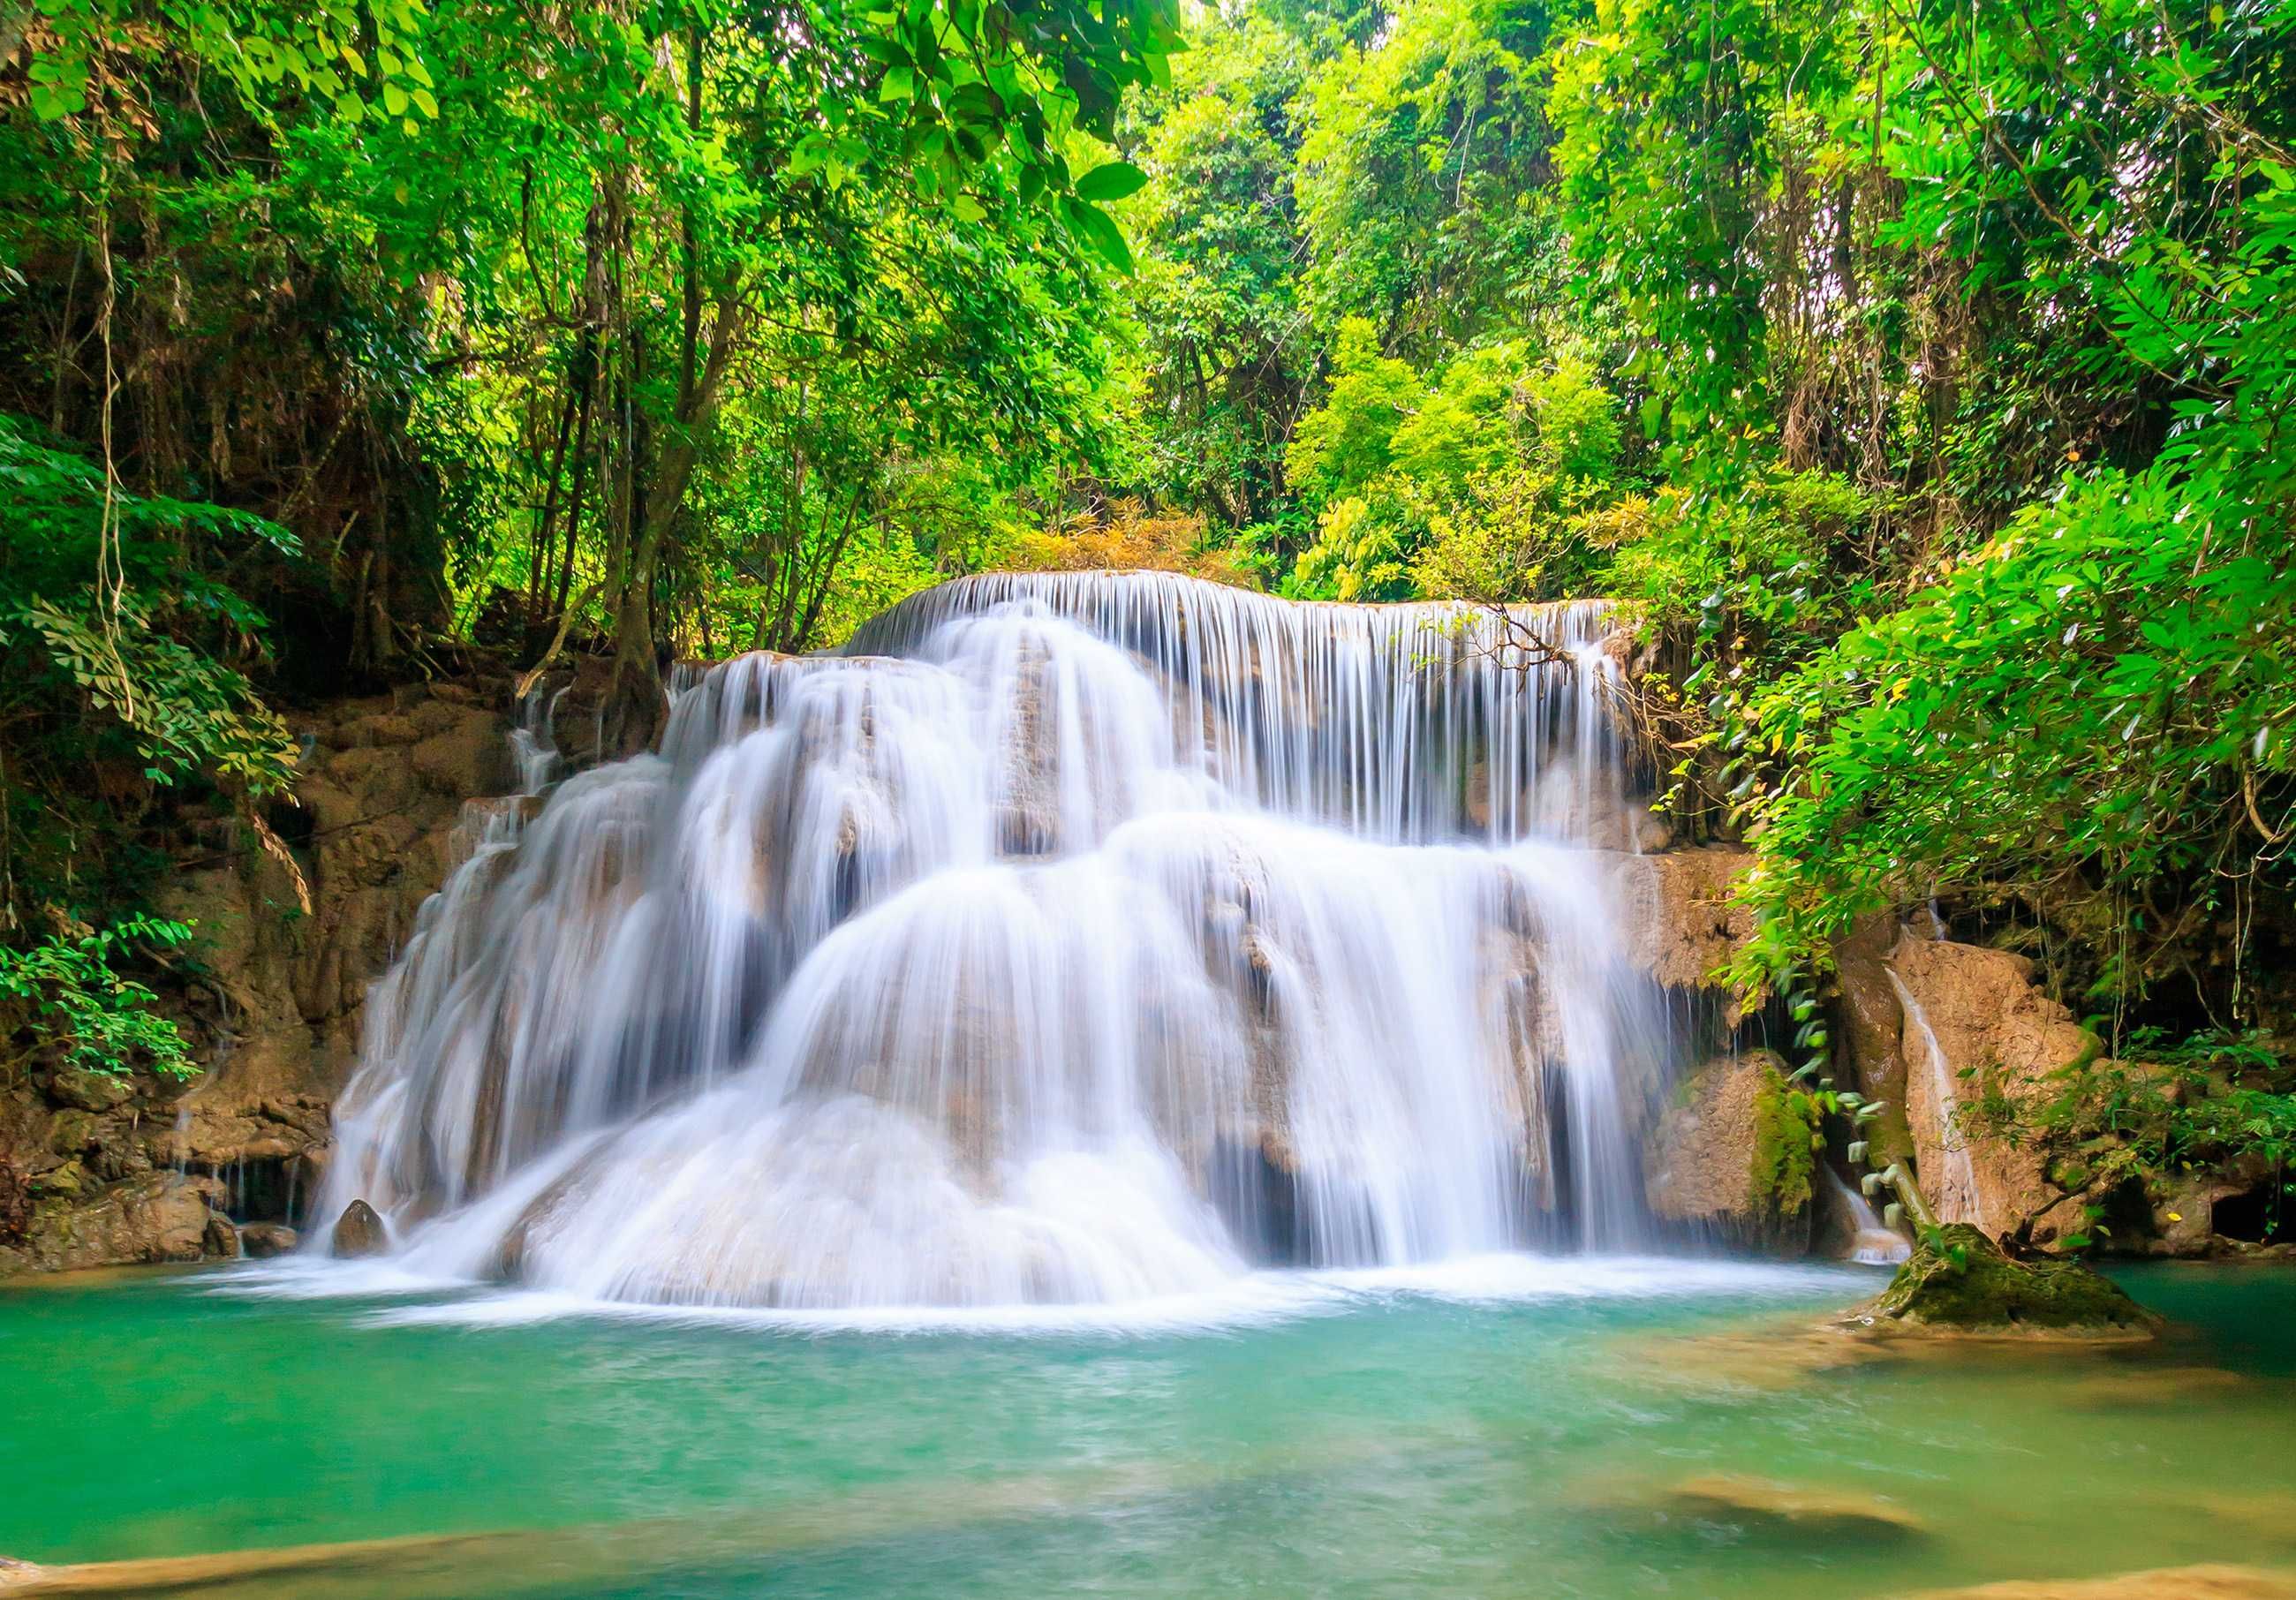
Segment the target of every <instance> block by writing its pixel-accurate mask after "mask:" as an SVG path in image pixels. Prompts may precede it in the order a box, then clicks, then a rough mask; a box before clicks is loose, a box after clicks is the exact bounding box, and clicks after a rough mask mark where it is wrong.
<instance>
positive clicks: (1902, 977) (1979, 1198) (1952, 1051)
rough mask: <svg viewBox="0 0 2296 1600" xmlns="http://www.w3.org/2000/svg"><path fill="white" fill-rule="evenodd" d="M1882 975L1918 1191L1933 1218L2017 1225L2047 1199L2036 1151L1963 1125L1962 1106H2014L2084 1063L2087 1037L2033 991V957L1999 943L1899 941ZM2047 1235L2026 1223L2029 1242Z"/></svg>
mask: <svg viewBox="0 0 2296 1600" xmlns="http://www.w3.org/2000/svg"><path fill="white" fill-rule="evenodd" d="M1888 965H1889V970H1890V972H1894V973H1895V974H1896V975H1897V978H1898V982H1899V983H1900V984H1902V986H1903V988H1904V997H1903V998H1904V1000H1905V1002H1906V1005H1905V1012H1906V1016H1905V1028H1904V1036H1903V1040H1902V1044H1901V1046H1900V1048H1901V1054H1902V1057H1903V1062H1904V1067H1905V1085H1906V1114H1907V1120H1908V1122H1909V1123H1910V1125H1911V1128H1912V1134H1913V1141H1914V1149H1915V1163H1916V1168H1917V1170H1918V1171H1919V1172H1920V1174H1921V1184H1922V1194H1923V1198H1925V1199H1926V1200H1927V1201H1928V1202H1929V1203H1930V1207H1931V1210H1934V1211H1936V1212H1937V1214H1938V1217H1939V1219H1940V1220H1942V1221H1946V1222H1969V1223H1974V1224H1976V1225H1977V1226H1978V1227H1981V1228H1983V1229H1984V1230H1985V1233H1986V1235H1988V1236H1989V1237H1991V1238H1996V1239H1998V1238H2001V1237H2003V1236H2004V1235H2009V1234H2012V1233H2014V1232H2016V1231H2018V1230H2019V1229H2021V1227H2024V1226H2025V1224H2026V1221H2027V1219H2028V1218H2033V1217H2035V1216H2037V1215H2038V1213H2040V1212H2042V1211H2044V1210H2046V1209H2047V1207H2048V1206H2049V1205H2050V1203H2051V1202H2053V1201H2054V1200H2055V1199H2056V1198H2057V1193H2058V1192H2057V1190H2056V1187H2055V1186H2054V1185H2052V1184H2051V1183H2050V1182H2049V1181H2048V1178H2047V1176H2046V1163H2045V1161H2044V1159H2043V1156H2042V1153H2041V1152H2040V1151H2039V1150H2038V1149H2037V1148H2036V1147H2035V1146H2034V1145H2033V1143H2032V1142H2031V1141H2030V1140H2028V1141H2025V1142H2023V1143H2022V1144H2020V1145H2012V1144H2011V1143H2009V1142H2008V1141H2007V1140H2006V1139H2004V1138H2001V1137H1997V1136H1991V1135H1990V1134H1989V1133H1988V1132H1987V1131H1986V1130H1985V1129H1984V1128H1982V1127H1976V1126H1972V1119H1971V1117H1970V1114H1969V1108H1970V1107H1972V1106H1973V1105H1975V1104H1979V1103H1980V1101H1982V1100H1984V1099H1987V1098H1990V1097H1998V1098H1999V1099H2001V1100H2002V1101H2004V1102H2005V1104H2007V1105H2008V1106H2009V1107H2010V1108H2011V1109H2012V1110H2013V1111H2019V1112H2021V1111H2024V1110H2026V1109H2028V1108H2030V1106H2031V1105H2032V1104H2034V1102H2035V1101H2036V1100H2037V1099H2038V1098H2041V1097H2045V1096H2046V1095H2050V1094H2052V1093H2053V1092H2054V1086H2053V1085H2052V1084H2051V1082H2050V1081H2049V1080H2050V1079H2051V1078H2052V1077H2053V1075H2054V1074H2057V1073H2060V1072H2062V1071H2064V1070H2065V1069H2067V1068H2068V1067H2070V1066H2072V1065H2075V1064H2077V1063H2080V1062H2082V1061H2084V1060H2089V1059H2094V1058H2095V1054H2096V1051H2097V1038H2096V1036H2095V1034H2093V1033H2091V1032H2090V1031H2089V1030H2087V1029H2086V1028H2083V1027H2081V1026H2080V1024H2079V1022H2076V1021H2075V1020H2074V1018H2073V1014H2072V1013H2071V1012H2070V1011H2068V1010H2066V1009H2065V1007H2064V1006H2062V1005H2059V1004H2058V1003H2057V1002H2055V1001H2054V1000H2052V999H2050V998H2049V997H2047V996H2046V995H2044V994H2043V993H2041V991H2040V990H2039V989H2038V988H2036V987H2035V986H2034V983H2033V964H2032V963H2031V962H2030V961H2028V960H2027V959H2025V957H2023V956H2018V955H2015V954H2013V953H2012V952H2010V951H2007V950H1993V949H1987V948H1983V947H1981V946H1978V945H1963V944H1953V943H1949V942H1947V941H1944V940H1939V939H1917V938H1915V937H1913V936H1912V935H1911V934H1906V935H1903V936H1901V937H1900V938H1899V939H1898V942H1897V944H1896V946H1895V947H1894V948H1892V949H1891V950H1890V958H1889V964H1888ZM2055 1236H2056V1228H2055V1227H2054V1223H2051V1222H2046V1221H2044V1222H2041V1223H2038V1224H2037V1225H2035V1226H2034V1227H2033V1233H2032V1241H2033V1243H2040V1244H2046V1243H2049V1242H2050V1241H2051V1240H2052V1239H2054V1237H2055Z"/></svg>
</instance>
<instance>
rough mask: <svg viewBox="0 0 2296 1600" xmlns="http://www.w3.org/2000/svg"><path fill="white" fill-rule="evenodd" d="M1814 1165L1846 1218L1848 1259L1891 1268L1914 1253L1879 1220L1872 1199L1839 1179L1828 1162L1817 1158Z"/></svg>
mask: <svg viewBox="0 0 2296 1600" xmlns="http://www.w3.org/2000/svg"><path fill="white" fill-rule="evenodd" d="M1818 1168H1819V1169H1820V1170H1821V1171H1823V1172H1824V1173H1825V1185H1826V1187H1827V1188H1828V1189H1830V1190H1832V1191H1833V1198H1834V1202H1835V1203H1837V1204H1838V1205H1840V1206H1841V1210H1842V1214H1843V1215H1844V1216H1846V1217H1848V1218H1849V1258H1848V1259H1850V1260H1852V1261H1856V1262H1857V1263H1858V1264H1859V1265H1860V1266H1865V1267H1894V1266H1896V1265H1897V1264H1898V1262H1900V1261H1902V1260H1905V1259H1907V1257H1909V1256H1911V1255H1912V1254H1913V1253H1914V1247H1913V1245H1912V1244H1910V1243H1907V1240H1906V1237H1905V1235H1902V1234H1900V1233H1898V1230H1897V1229H1895V1228H1893V1227H1889V1226H1888V1225H1886V1224H1885V1223H1883V1222H1882V1216H1881V1213H1880V1212H1878V1211H1876V1210H1874V1207H1873V1204H1872V1202H1869V1201H1868V1200H1867V1199H1866V1196H1865V1195H1863V1194H1859V1193H1858V1191H1857V1188H1856V1187H1855V1186H1852V1185H1849V1184H1846V1183H1844V1182H1842V1181H1841V1174H1840V1173H1838V1172H1836V1171H1835V1170H1834V1169H1833V1163H1832V1162H1830V1161H1819V1162H1818Z"/></svg>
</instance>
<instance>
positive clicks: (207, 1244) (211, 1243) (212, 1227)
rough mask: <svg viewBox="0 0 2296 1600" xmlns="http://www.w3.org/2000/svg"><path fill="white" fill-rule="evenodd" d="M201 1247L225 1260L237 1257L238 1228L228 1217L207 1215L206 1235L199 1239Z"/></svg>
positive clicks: (233, 1259) (232, 1259)
mask: <svg viewBox="0 0 2296 1600" xmlns="http://www.w3.org/2000/svg"><path fill="white" fill-rule="evenodd" d="M200 1243H201V1248H202V1249H204V1250H205V1251H206V1252H207V1253H208V1254H209V1255H211V1256H221V1257H222V1258H223V1259H225V1260H226V1261H235V1260H237V1259H239V1253H240V1252H239V1229H237V1228H236V1227H233V1226H232V1222H231V1218H228V1217H213V1216H211V1217H209V1218H208V1227H207V1233H206V1235H204V1236H203V1237H202V1238H201V1241H200Z"/></svg>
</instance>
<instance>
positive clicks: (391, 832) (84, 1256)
mask: <svg viewBox="0 0 2296 1600" xmlns="http://www.w3.org/2000/svg"><path fill="white" fill-rule="evenodd" d="M509 699H510V685H509V682H508V680H507V679H506V678H504V679H500V680H496V679H493V678H489V677H479V678H471V679H465V680H462V681H455V682H439V683H432V684H428V685H411V686H407V687H403V688H401V689H398V690H397V691H394V692H393V693H389V694H387V695H381V696H375V697H373V698H368V699H362V700H356V701H350V702H339V703H335V704H332V705H328V706H324V707H322V708H320V709H318V710H316V711H314V712H312V713H310V714H308V715H307V716H303V717H299V718H298V717H291V718H290V724H291V726H293V727H294V729H295V731H296V732H297V733H298V734H300V735H301V736H302V737H303V739H304V742H305V755H304V759H303V772H304V777H303V779H302V781H301V782H300V783H299V784H298V786H297V795H298V798H299V800H300V801H301V805H300V807H299V808H281V809H280V811H279V813H278V814H276V815H275V817H274V825H275V827H276V828H277V829H278V830H279V832H280V833H281V835H282V837H283V838H284V839H285V840H286V841H287V842H288V844H289V845H290V847H291V849H292V850H293V853H294V856H295V857H296V860H297V863H298V865H299V868H300V871H301V874H302V876H303V878H304V881H305V884H306V886H307V891H308V895H309V906H308V908H307V909H306V908H305V907H304V906H303V905H302V903H301V900H300V898H299V895H298V892H297V888H296V884H295V881H294V878H293V876H292V875H291V874H290V873H289V872H288V871H287V870H286V868H285V867H284V866H282V865H281V864H279V863H278V862H275V861H274V860H272V859H271V858H270V857H266V855H265V854H264V853H263V852H262V850H261V849H258V847H257V844H256V841H254V840H252V839H250V838H247V837H245V836H244V835H243V833H241V832H240V831H238V830H237V829H235V828H232V827H229V826H225V827H223V828H220V829H218V830H217V832H216V833H213V834H212V835H211V836H210V837H207V838H204V839H202V840H201V841H198V842H197V843H196V844H195V845H194V846H193V853H191V854H189V856H188V858H187V859H184V861H182V862H181V864H180V865H179V866H178V869H177V871H176V874H175V876H174V878H173V880H172V881H171V882H169V883H168V886H167V888H166V890H164V891H163V893H162V894H161V895H160V898H159V909H160V912H161V914H162V915H167V916H170V917H177V918H181V919H183V920H184V921H187V922H192V923H196V924H197V927H198V939H197V942H196V943H195V944H194V945H193V946H191V947H189V948H187V950H186V951H185V952H184V956H185V957H186V958H185V959H184V960H182V961H180V962H179V963H178V964H177V972H178V975H179V979H180V981H179V982H178V983H177V984H176V985H175V986H174V987H173V989H172V991H171V992H169V993H168V994H167V995H165V996H164V997H163V1001H164V1003H165V1004H166V1005H168V1009H169V1010H170V1011H171V1012H172V1013H173V1014H174V1015H175V1016H176V1020H177V1022H178V1023H179V1025H181V1026H182V1027H183V1029H184V1033H185V1035H186V1037H187V1038H190V1039H191V1040H192V1042H193V1047H194V1052H195V1054H196V1055H197V1058H198V1059H199V1061H200V1062H201V1064H202V1065H203V1066H204V1067H205V1068H206V1069H207V1071H205V1072H204V1073H203V1074H202V1075H201V1077H200V1078H199V1079H195V1080H194V1081H193V1083H192V1084H191V1085H189V1086H188V1087H179V1086H170V1085H162V1084H158V1083H155V1082H152V1080H150V1079H135V1080H132V1081H130V1080H119V1079H110V1078H105V1077H103V1076H102V1075H100V1074H92V1073H86V1072H77V1071H42V1070H38V1069H37V1068H36V1069H35V1070H34V1071H33V1072H32V1074H31V1076H30V1077H29V1079H27V1080H25V1081H21V1082H19V1083H17V1084H15V1085H13V1086H12V1087H5V1088H0V1274H4V1273H7V1272H10V1271H17V1270H34V1271H43V1270H45V1271H55V1270H62V1269H69V1268H84V1267H94V1266H103V1265H109V1264H112V1263H119V1262H132V1261H157V1260H196V1259H199V1258H200V1257H201V1256H202V1255H216V1254H237V1253H239V1251H240V1249H241V1247H242V1228H241V1227H240V1226H239V1225H240V1224H256V1225H263V1226H259V1227H257V1228H255V1229H252V1230H250V1231H249V1235H248V1237H247V1239H246V1240H245V1241H244V1243H246V1244H247V1246H248V1248H249V1250H250V1253H257V1252H259V1251H270V1250H274V1249H277V1248H280V1247H281V1246H282V1245H283V1244H284V1243H288V1242H289V1241H286V1240H284V1239H283V1238H282V1237H281V1236H280V1234H279V1232H278V1231H277V1225H279V1224H282V1223H284V1222H285V1221H287V1220H288V1218H290V1216H291V1214H292V1213H293V1211H294V1210H295V1208H296V1206H297V1205H298V1203H299V1202H300V1200H301V1199H302V1198H303V1197H305V1196H307V1194H309V1193H310V1192H311V1189H312V1187H313V1183H314V1180H315V1179H316V1176H317V1172H318V1168H319V1164H320V1163H321V1162H323V1161H324V1160H325V1156H326V1149H327V1138H328V1112H329V1108H330V1106H331V1105H332V1099H333V1095H334V1094H335V1092H336V1090H337V1089H339V1088H340V1087H341V1084H342V1080H343V1079H344V1077H345V1076H346V1074H347V1073H348V1071H349V1068H350V1066H351V1063H352V1062H353V1060H354V1059H355V1057H356V1054H357V1048H358V1038H359V1025H360V1017H361V1013H362V1011H363V1009H364V1007H365V1000H366V989H367V986H368V985H369V984H370V983H372V982H373V981H374V980H375V979H377V978H379V977H380V976H381V974H382V973H383V972H384V971H385V970H386V969H387V967H388V966H389V963H390V960H391V958H392V956H394V955H395V954H396V953H397V951H398V948H399V946H400V945H401V944H402V943H403V942H404V941H405V939H406V935H407V933H408V931H410V930H411V929H412V928H413V926H414V914H415V911H416V909H417V907H420V906H421V905H422V901H423V899H424V898H426V897H427V896H428V895H430V893H431V891H432V890H436V889H437V888H438V887H439V884H440V883H441V882H444V880H445V878H446V875H447V871H448V869H449V866H451V864H452V863H453V861H454V860H455V856H456V852H457V850H458V849H461V848H463V847H462V845H461V843H460V842H459V841H458V838H457V828H458V824H459V823H460V822H461V821H462V818H463V808H464V802H465V801H467V800H472V799H474V798H476V797H480V796H487V795H494V794H499V793H501V792H504V791H505V790H507V789H510V788H512V787H513V786H514V783H515V776H514V775H513V774H512V771H511V769H510V757H509V750H508V743H507V738H506V735H507V734H508V731H509V723H508V721H507V718H506V717H505V715H504V710H503V708H504V707H505V706H507V704H508V703H509Z"/></svg>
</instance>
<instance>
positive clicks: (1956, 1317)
mask: <svg viewBox="0 0 2296 1600" xmlns="http://www.w3.org/2000/svg"><path fill="white" fill-rule="evenodd" d="M1868 1314H1869V1315H1870V1316H1871V1317H1874V1319H1876V1320H1880V1319H1888V1320H1890V1321H1895V1322H1903V1323H1910V1324H1914V1325H1920V1326H1926V1327H1936V1328H1948V1329H1966V1330H1970V1331H1996V1332H1998V1331H2007V1330H2015V1331H2034V1330H2041V1331H2058V1332H2092V1331H2093V1332H2106V1331H2136V1330H2148V1331H2149V1330H2150V1329H2151V1328H2152V1327H2153V1325H2154V1323H2155V1321H2156V1320H2157V1319H2156V1318H2155V1317H2153V1314H2152V1313H2151V1312H2149V1311H2146V1310H2145V1309H2144V1308H2143V1307H2142V1306H2139V1305H2138V1304H2137V1303H2136V1301H2133V1300H2131V1299H2129V1298H2128V1295H2127V1294H2125V1293H2123V1292H2121V1290H2120V1286H2119V1285H2118V1284H2114V1283H2113V1282H2112V1280H2111V1279H2109V1278H2106V1277H2103V1276H2101V1275H2099V1274H2098V1273H2095V1272H2093V1271H2091V1270H2090V1269H2089V1268H2087V1267H2084V1266H2082V1265H2081V1264H2080V1263H2079V1262H2078V1261H2035V1262H2020V1261H2013V1260H2011V1259H2009V1258H2008V1257H2006V1256H2005V1255H2003V1254H2002V1253H2001V1251H1999V1249H1997V1247H1996V1246H1995V1245H1994V1243H1992V1241H1991V1240H1989V1239H1988V1238H1987V1237H1986V1236H1985V1235H1983V1234H1982V1233H1980V1231H1978V1230H1977V1229H1976V1228H1974V1227H1971V1226H1969V1225H1968V1224H1967V1223H1965V1222H1954V1223H1948V1224H1947V1225H1946V1226H1945V1227H1941V1228H1939V1229H1938V1230H1937V1231H1936V1232H1935V1233H1934V1234H1933V1235H1930V1236H1929V1237H1928V1238H1925V1239H1924V1240H1923V1242H1922V1243H1921V1244H1920V1245H1919V1246H1918V1247H1917V1248H1916V1249H1915V1251H1914V1253H1913V1257H1912V1259H1909V1260H1908V1261H1907V1263H1906V1264H1905V1265H1904V1266H1902V1267H1900V1268H1898V1275H1897V1276H1895V1277H1893V1278H1891V1279H1890V1286H1889V1288H1887V1289H1886V1290H1884V1291H1882V1297H1881V1298H1880V1299H1879V1300H1877V1301H1874V1303H1873V1305H1872V1306H1871V1307H1870V1308H1868Z"/></svg>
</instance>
